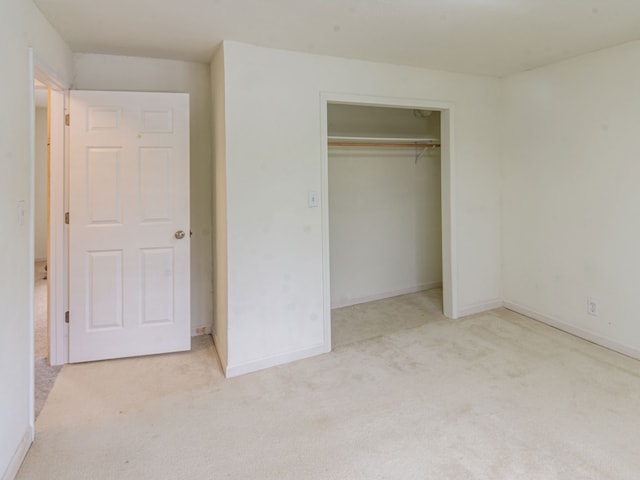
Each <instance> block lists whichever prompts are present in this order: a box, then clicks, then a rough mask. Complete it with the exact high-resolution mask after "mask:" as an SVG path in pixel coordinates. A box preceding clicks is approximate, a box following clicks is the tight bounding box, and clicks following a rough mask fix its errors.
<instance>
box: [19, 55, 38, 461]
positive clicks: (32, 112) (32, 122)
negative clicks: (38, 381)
mask: <svg viewBox="0 0 640 480" xmlns="http://www.w3.org/2000/svg"><path fill="white" fill-rule="evenodd" d="M28 78H29V81H30V82H31V88H29V205H28V215H27V221H26V222H25V223H26V226H27V228H28V229H29V231H28V235H29V255H28V263H27V281H28V282H29V288H28V296H27V301H28V302H29V306H28V312H29V317H28V318H29V349H28V354H27V355H29V428H28V431H29V432H33V426H34V424H35V416H34V410H35V359H34V348H35V347H34V342H35V334H34V332H35V312H34V311H35V308H34V305H33V294H34V289H35V272H34V268H33V264H34V260H33V257H34V256H35V235H34V232H35V198H36V195H35V184H36V176H35V165H36V148H35V143H36V140H35V139H36V100H35V88H34V83H35V76H34V55H33V49H32V48H29V76H28ZM25 436H26V434H25ZM23 443H24V439H23ZM23 458H24V457H23ZM20 461H22V459H21V460H20Z"/></svg>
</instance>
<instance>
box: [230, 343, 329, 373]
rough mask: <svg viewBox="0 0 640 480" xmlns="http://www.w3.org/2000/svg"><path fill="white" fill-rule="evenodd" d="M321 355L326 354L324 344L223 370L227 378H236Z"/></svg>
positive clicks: (231, 366)
mask: <svg viewBox="0 0 640 480" xmlns="http://www.w3.org/2000/svg"><path fill="white" fill-rule="evenodd" d="M322 353H326V350H325V348H324V344H320V345H315V346H313V347H309V348H305V349H302V350H296V351H295V352H289V353H285V354H282V355H275V356H273V357H268V358H263V359H260V360H255V361H252V362H247V363H241V364H238V365H227V367H226V368H225V369H224V370H225V375H226V377H227V378H231V377H237V376H239V375H245V374H247V373H252V372H257V371H258V370H264V369H265V368H269V367H275V366H276V365H282V364H284V363H289V362H295V361H296V360H302V359H303V358H309V357H315V356H316V355H320V354H322Z"/></svg>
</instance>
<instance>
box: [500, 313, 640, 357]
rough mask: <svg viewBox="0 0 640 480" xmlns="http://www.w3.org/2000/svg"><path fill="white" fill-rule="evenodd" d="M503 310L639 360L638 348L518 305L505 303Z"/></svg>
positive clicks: (639, 351)
mask: <svg viewBox="0 0 640 480" xmlns="http://www.w3.org/2000/svg"><path fill="white" fill-rule="evenodd" d="M504 308H506V309H508V310H511V311H513V312H516V313H519V314H520V315H525V316H527V317H529V318H532V319H534V320H537V321H539V322H542V323H544V324H546V325H549V326H550V327H554V328H557V329H558V330H562V331H563V332H566V333H569V334H571V335H575V336H576V337H580V338H582V339H584V340H587V341H589V342H592V343H595V344H597V345H600V346H601V347H604V348H608V349H609V350H613V351H614V352H618V353H621V354H623V355H627V356H628V357H631V358H635V359H638V360H640V349H638V348H634V347H630V346H628V345H623V344H622V343H618V342H615V341H613V340H609V339H608V338H605V337H602V336H600V335H598V334H596V333H593V332H589V331H588V330H584V329H582V328H579V327H575V326H573V325H570V324H568V323H566V322H563V321H562V320H558V319H557V318H553V317H549V316H547V315H544V314H542V313H539V312H536V311H535V310H531V309H530V308H528V307H525V306H522V305H520V304H518V303H514V302H507V301H505V302H504Z"/></svg>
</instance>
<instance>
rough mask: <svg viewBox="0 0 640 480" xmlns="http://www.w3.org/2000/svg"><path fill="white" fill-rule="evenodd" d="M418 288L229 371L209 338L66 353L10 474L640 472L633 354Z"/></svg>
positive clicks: (548, 475)
mask: <svg viewBox="0 0 640 480" xmlns="http://www.w3.org/2000/svg"><path fill="white" fill-rule="evenodd" d="M429 295H432V297H433V293H431V294H430V293H429V292H423V293H419V294H414V295H408V296H405V297H402V298H396V299H388V300H382V301H379V302H374V303H375V304H377V309H376V310H377V311H378V312H380V311H383V312H386V313H385V314H380V315H382V317H385V316H386V318H387V319H393V318H401V320H400V322H399V324H400V328H397V329H394V328H392V327H391V326H390V325H389V324H388V323H389V322H387V323H385V322H383V321H382V320H380V322H379V323H381V324H384V331H383V332H378V333H376V331H375V329H373V328H372V329H371V330H369V331H366V332H365V333H364V335H363V336H362V337H361V338H358V337H357V335H356V334H355V333H354V332H355V330H350V327H349V325H348V324H349V322H348V319H349V317H351V318H360V317H361V316H362V315H363V314H362V311H363V309H366V308H371V305H369V306H355V307H347V308H346V309H340V310H339V311H336V312H334V317H335V318H334V320H335V323H337V325H335V326H334V334H335V335H339V330H340V329H341V327H340V324H341V323H345V326H344V331H345V332H347V333H348V334H349V335H350V336H346V335H345V336H344V337H343V338H342V339H341V340H338V339H337V338H336V339H335V343H336V345H335V349H334V351H333V352H332V353H330V354H327V355H321V356H317V357H314V358H310V359H306V360H302V361H298V362H295V363H292V364H288V365H283V366H279V367H275V368H271V369H268V370H264V371H260V372H256V373H253V374H249V375H244V376H241V377H237V378H232V379H225V378H224V377H223V375H222V373H221V370H220V366H219V363H218V361H217V357H216V353H215V350H214V347H213V344H212V343H211V340H210V337H197V338H195V339H194V348H193V349H192V351H191V352H186V353H177V354H170V355H158V356H150V357H142V358H133V359H123V360H113V361H107V362H95V363H87V364H77V365H66V366H65V367H64V368H63V369H62V371H61V373H60V375H59V377H58V381H57V382H56V384H55V386H54V388H53V390H52V392H51V394H50V396H49V400H48V401H47V403H46V404H45V407H44V409H43V410H42V413H41V415H40V417H39V418H38V420H37V422H36V440H35V443H34V444H33V446H32V447H31V450H30V451H29V453H28V455H27V458H26V459H25V462H24V464H23V466H22V469H21V470H20V472H19V474H18V477H17V478H18V479H21V480H26V479H42V478H47V479H87V478H91V479H96V480H97V479H242V480H244V479H260V480H265V479H282V480H286V479H295V480H300V479H368V480H370V479H403V480H410V479H438V480H441V479H456V480H457V479H461V480H463V479H492V480H495V479H544V480H551V479H562V480H566V479H598V480H606V479H616V480H621V479H629V480H631V479H637V478H638V475H639V473H638V472H640V454H639V453H640V447H639V445H640V428H638V425H640V408H638V407H639V406H640V362H637V361H635V360H633V359H630V358H627V357H624V356H622V355H618V354H616V353H614V352H611V351H608V350H606V349H603V348H600V347H598V346H595V345H593V344H590V343H588V342H585V341H582V340H580V339H577V338H575V337H572V336H571V335H568V334H565V333H562V332H560V331H558V330H555V329H553V328H550V327H547V326H545V325H542V324H540V323H537V322H535V321H533V320H531V319H528V318H526V317H523V316H520V315H517V314H515V313H512V312H510V311H507V310H505V309H498V310H493V311H491V312H487V313H483V314H478V315H474V316H470V317H466V318H463V319H461V320H455V321H454V320H449V319H446V318H444V317H443V316H442V314H440V313H438V311H437V308H436V306H437V299H436V298H435V297H433V298H430V297H429ZM434 302H435V303H434ZM374 306H375V305H374ZM432 306H433V308H432ZM349 312H351V313H352V315H350V313H349ZM382 317H381V318H382ZM407 317H411V319H408V318H407ZM357 321H360V322H365V320H363V319H362V318H360V320H354V322H357Z"/></svg>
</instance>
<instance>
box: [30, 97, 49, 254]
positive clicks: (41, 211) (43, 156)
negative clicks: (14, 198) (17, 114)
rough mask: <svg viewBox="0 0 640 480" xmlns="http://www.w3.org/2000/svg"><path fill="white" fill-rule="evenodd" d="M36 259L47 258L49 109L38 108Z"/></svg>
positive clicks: (35, 190)
mask: <svg viewBox="0 0 640 480" xmlns="http://www.w3.org/2000/svg"><path fill="white" fill-rule="evenodd" d="M34 171H35V185H34V201H35V203H34V232H33V234H34V243H35V244H34V257H35V259H36V260H45V259H46V258H47V109H46V108H40V107H38V108H36V130H35V166H34Z"/></svg>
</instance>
